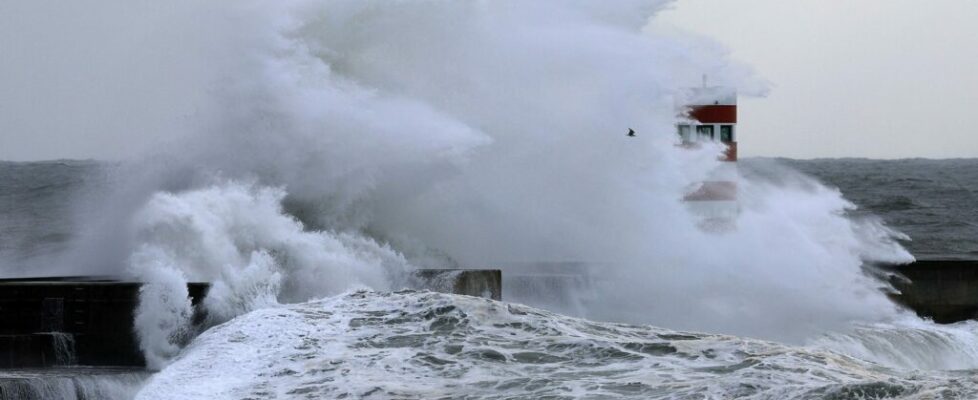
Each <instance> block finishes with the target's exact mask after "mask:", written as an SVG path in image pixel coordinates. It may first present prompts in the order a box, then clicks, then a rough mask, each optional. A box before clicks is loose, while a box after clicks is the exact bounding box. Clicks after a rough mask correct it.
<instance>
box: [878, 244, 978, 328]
mask: <svg viewBox="0 0 978 400" xmlns="http://www.w3.org/2000/svg"><path fill="white" fill-rule="evenodd" d="M883 268H884V269H885V270H887V271H891V272H894V273H896V274H895V275H892V276H891V277H890V282H891V283H892V284H893V286H894V288H896V289H897V290H898V291H899V293H897V294H893V295H891V296H890V297H891V298H892V299H893V300H894V301H896V302H897V303H900V304H902V305H904V306H906V307H907V308H910V309H911V310H913V311H914V312H916V313H917V315H919V316H921V317H924V318H930V319H932V320H934V322H938V323H944V324H946V323H954V322H959V321H964V320H968V319H975V318H978V260H960V259H930V260H917V261H916V262H913V263H910V264H905V265H888V266H884V267H883Z"/></svg>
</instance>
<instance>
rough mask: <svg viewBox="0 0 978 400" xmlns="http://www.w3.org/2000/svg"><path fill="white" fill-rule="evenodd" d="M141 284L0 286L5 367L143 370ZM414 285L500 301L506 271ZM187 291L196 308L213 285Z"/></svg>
mask: <svg viewBox="0 0 978 400" xmlns="http://www.w3.org/2000/svg"><path fill="white" fill-rule="evenodd" d="M141 285H142V284H141V283H139V282H128V281H120V280H115V279H112V278H106V277H47V278H22V279H2V280H0V368H36V367H53V366H65V365H85V366H130V367H141V366H144V365H145V360H144V358H143V355H142V353H141V352H140V351H139V346H138V341H137V338H136V335H135V333H134V331H133V326H132V323H133V317H134V312H135V310H136V306H137V305H138V301H139V288H140V286H141ZM407 285H408V287H412V288H416V289H427V290H433V291H441V292H447V293H456V294H465V295H471V296H480V297H488V298H492V299H496V300H499V299H501V295H502V286H501V285H502V278H501V273H500V271H499V270H458V269H455V270H447V269H445V270H418V271H415V272H414V273H413V274H412V276H410V277H409V279H408V283H407ZM188 289H189V292H190V297H191V301H192V303H193V304H194V306H195V307H196V306H197V305H198V304H199V303H200V302H201V301H202V300H203V299H204V296H206V295H207V291H208V289H209V284H207V283H204V282H194V283H190V284H188ZM197 317H198V318H200V317H202V314H198V316H197Z"/></svg>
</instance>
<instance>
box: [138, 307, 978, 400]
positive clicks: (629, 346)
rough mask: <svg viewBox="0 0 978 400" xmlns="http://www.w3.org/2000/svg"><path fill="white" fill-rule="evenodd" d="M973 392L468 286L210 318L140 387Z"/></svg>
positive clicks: (640, 394) (638, 394) (973, 384)
mask: <svg viewBox="0 0 978 400" xmlns="http://www.w3.org/2000/svg"><path fill="white" fill-rule="evenodd" d="M923 345H926V344H923ZM975 395H978V381H976V378H975V377H974V373H973V371H967V372H962V373H955V372H933V373H930V374H926V375H924V374H919V373H915V372H912V371H906V370H902V369H898V368H891V367H887V366H884V365H880V364H876V363H872V362H869V361H864V360H860V359H858V358H853V357H850V356H847V355H843V354H840V353H837V352H834V351H829V350H820V349H812V348H804V347H792V346H785V345H782V344H778V343H773V342H766V341H760V340H751V339H743V338H738V337H733V336H724V335H713V334H703V333H691V332H677V331H673V330H668V329H662V328H654V327H649V326H639V325H625V324H611V323H598V322H591V321H587V320H582V319H576V318H570V317H566V316H562V315H559V314H553V313H550V312H548V311H544V310H540V309H535V308H531V307H527V306H522V305H517V304H506V303H501V302H495V301H491V300H485V299H478V298H473V297H467V296H455V295H445V294H436V293H429V292H411V291H407V292H398V293H377V292H367V291H362V292H354V293H348V294H344V295H341V296H336V297H333V298H330V299H326V300H322V301H314V302H309V303H302V304H296V305H290V306H284V307H278V308H269V309H263V310H259V311H255V312H252V313H250V314H246V315H244V316H241V317H238V318H236V319H234V320H232V321H230V322H228V323H226V324H224V325H221V326H218V327H215V328H213V329H211V330H209V331H208V332H205V333H204V334H202V335H201V336H200V337H198V338H197V340H196V341H195V342H194V344H193V345H192V346H191V347H189V348H188V351H187V352H186V353H185V354H184V355H183V356H181V357H180V358H178V359H177V360H176V361H175V362H174V363H173V364H172V365H171V366H170V367H169V368H167V369H166V370H163V371H162V372H160V373H159V374H157V375H155V376H154V377H153V378H152V380H151V381H150V382H149V383H148V384H147V386H146V387H145V388H144V390H143V391H141V392H140V394H139V396H138V397H137V398H138V399H157V398H184V399H196V398H200V399H204V398H208V399H209V398H249V397H251V398H346V397H352V398H378V399H379V398H401V399H425V398H467V397H472V398H482V399H516V398H557V399H576V398H606V399H619V398H621V399H625V398H646V399H686V398H690V399H694V398H724V399H726V398H742V399H784V398H798V399H825V398H839V399H843V398H847V399H848V398H863V399H884V398H888V399H929V398H969V397H973V396H975Z"/></svg>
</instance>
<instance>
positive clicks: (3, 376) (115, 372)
mask: <svg viewBox="0 0 978 400" xmlns="http://www.w3.org/2000/svg"><path fill="white" fill-rule="evenodd" d="M148 375H149V373H147V372H145V371H140V370H134V369H125V368H99V367H57V368H45V369H15V370H9V369H8V370H0V399H3V400H48V399H64V400H126V399H132V398H133V397H135V396H136V393H137V392H138V391H139V389H140V388H141V387H142V385H143V383H144V382H145V380H146V378H147V376H148Z"/></svg>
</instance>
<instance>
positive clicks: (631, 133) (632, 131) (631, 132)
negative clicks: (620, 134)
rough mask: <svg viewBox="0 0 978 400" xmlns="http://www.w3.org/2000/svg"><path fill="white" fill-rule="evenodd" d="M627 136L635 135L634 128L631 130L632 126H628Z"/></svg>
mask: <svg viewBox="0 0 978 400" xmlns="http://www.w3.org/2000/svg"><path fill="white" fill-rule="evenodd" d="M627 136H629V137H635V130H633V129H632V128H628V135H627Z"/></svg>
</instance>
